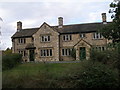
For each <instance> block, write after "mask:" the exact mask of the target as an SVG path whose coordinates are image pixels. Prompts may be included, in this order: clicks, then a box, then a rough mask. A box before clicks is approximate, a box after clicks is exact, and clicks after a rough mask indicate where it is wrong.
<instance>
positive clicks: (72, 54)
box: [70, 48, 76, 59]
mask: <svg viewBox="0 0 120 90" xmlns="http://www.w3.org/2000/svg"><path fill="white" fill-rule="evenodd" d="M70 55H71V57H73V58H74V59H76V49H75V48H73V49H72V50H71V52H70Z"/></svg>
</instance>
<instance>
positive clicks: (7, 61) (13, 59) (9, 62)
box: [2, 53, 22, 70]
mask: <svg viewBox="0 0 120 90" xmlns="http://www.w3.org/2000/svg"><path fill="white" fill-rule="evenodd" d="M21 59H22V55H20V54H15V53H14V54H8V53H7V54H6V53H4V54H3V56H2V69H3V70H7V69H11V68H13V67H14V66H16V65H17V64H18V63H20V62H21Z"/></svg>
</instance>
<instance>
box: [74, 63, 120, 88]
mask: <svg viewBox="0 0 120 90" xmlns="http://www.w3.org/2000/svg"><path fill="white" fill-rule="evenodd" d="M88 65H90V66H88ZM79 78H80V79H79V80H78V83H77V84H76V87H80V88H81V87H82V88H116V87H118V86H119V85H118V74H116V71H115V70H113V69H111V68H109V67H107V66H105V65H104V64H101V63H98V62H95V63H94V64H86V65H85V66H84V68H83V69H82V71H81V72H80V74H79Z"/></svg>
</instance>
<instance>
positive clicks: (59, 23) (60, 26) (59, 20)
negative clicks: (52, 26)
mask: <svg viewBox="0 0 120 90" xmlns="http://www.w3.org/2000/svg"><path fill="white" fill-rule="evenodd" d="M62 27H63V17H58V28H62Z"/></svg>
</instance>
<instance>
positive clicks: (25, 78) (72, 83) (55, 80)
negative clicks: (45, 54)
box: [2, 61, 117, 88]
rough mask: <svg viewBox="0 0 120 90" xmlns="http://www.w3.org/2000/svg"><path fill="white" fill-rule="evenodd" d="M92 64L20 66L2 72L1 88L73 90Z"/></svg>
mask: <svg viewBox="0 0 120 90" xmlns="http://www.w3.org/2000/svg"><path fill="white" fill-rule="evenodd" d="M92 64H93V63H90V62H89V61H82V62H80V63H45V64H44V63H24V64H20V65H18V66H17V67H15V68H13V69H11V70H6V71H3V73H2V76H3V77H2V78H3V79H2V80H3V88H56V87H57V88H58V87H59V88H70V87H72V88H73V87H76V85H77V84H78V83H79V82H80V81H79V80H82V79H80V78H79V79H78V80H77V79H76V78H78V77H77V75H79V77H81V75H82V74H83V72H85V70H88V69H89V68H91V66H92ZM96 66H97V64H96ZM93 67H94V66H93ZM88 72H89V70H88ZM90 75H91V74H90ZM93 75H94V73H93ZM98 75H99V74H98ZM115 75H117V74H115ZM76 81H77V83H76ZM77 86H78V85H77Z"/></svg>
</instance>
